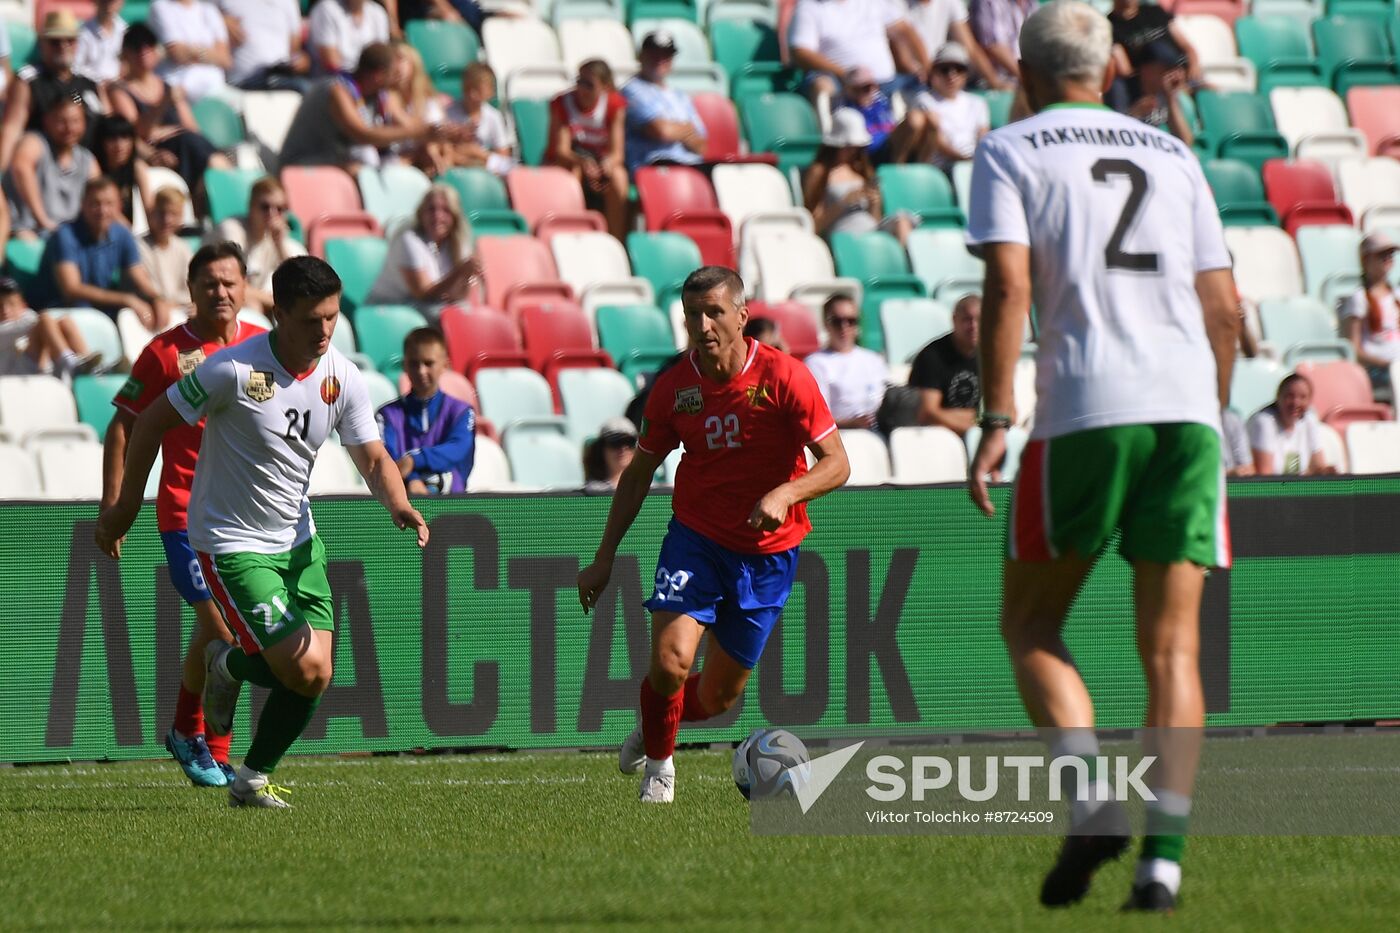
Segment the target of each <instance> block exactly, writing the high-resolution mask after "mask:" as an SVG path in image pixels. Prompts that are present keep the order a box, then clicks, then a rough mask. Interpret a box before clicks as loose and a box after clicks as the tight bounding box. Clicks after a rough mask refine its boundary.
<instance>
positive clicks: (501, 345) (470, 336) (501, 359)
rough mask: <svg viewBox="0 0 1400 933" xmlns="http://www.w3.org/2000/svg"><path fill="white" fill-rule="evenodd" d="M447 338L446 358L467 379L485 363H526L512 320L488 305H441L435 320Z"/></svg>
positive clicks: (508, 364)
mask: <svg viewBox="0 0 1400 933" xmlns="http://www.w3.org/2000/svg"><path fill="white" fill-rule="evenodd" d="M438 324H439V326H441V327H442V333H443V336H444V337H446V338H447V358H448V359H449V360H450V361H451V362H452V368H453V369H454V370H456V371H457V372H459V373H462V374H463V375H464V376H465V377H466V378H467V379H475V378H476V371H477V370H478V369H481V368H483V367H486V366H528V365H529V358H528V357H526V355H525V350H524V347H523V346H522V344H521V342H520V328H519V326H517V325H516V323H515V320H514V319H513V318H511V317H510V316H508V315H505V314H502V313H501V312H499V311H493V310H491V309H490V308H472V309H470V310H468V309H466V308H462V307H459V306H457V305H453V306H452V307H449V308H444V309H443V311H442V317H441V318H440V319H439V321H438Z"/></svg>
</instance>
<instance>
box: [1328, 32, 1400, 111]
mask: <svg viewBox="0 0 1400 933" xmlns="http://www.w3.org/2000/svg"><path fill="white" fill-rule="evenodd" d="M1379 25H1380V24H1379V23H1377V22H1375V21H1373V20H1371V19H1370V18H1369V17H1364V18H1346V17H1340V16H1334V17H1331V18H1328V19H1320V20H1318V21H1317V22H1315V23H1313V39H1314V41H1316V43H1317V59H1318V63H1319V64H1320V65H1321V66H1322V76H1323V78H1324V79H1326V81H1327V83H1328V84H1329V85H1330V86H1331V88H1332V89H1333V90H1334V91H1336V92H1337V93H1338V94H1341V95H1343V96H1345V95H1346V93H1347V91H1348V90H1350V89H1351V88H1353V87H1357V86H1364V85H1375V84H1397V83H1400V72H1397V71H1396V69H1395V56H1394V54H1393V53H1392V52H1391V49H1390V43H1389V42H1387V41H1386V37H1385V33H1384V31H1383V30H1381V29H1379V28H1377V27H1378V26H1379Z"/></svg>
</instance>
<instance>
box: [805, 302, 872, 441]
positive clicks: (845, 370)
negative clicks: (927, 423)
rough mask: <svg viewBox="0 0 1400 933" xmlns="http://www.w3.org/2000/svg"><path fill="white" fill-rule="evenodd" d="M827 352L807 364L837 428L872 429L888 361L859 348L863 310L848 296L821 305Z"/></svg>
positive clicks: (813, 356) (809, 358)
mask: <svg viewBox="0 0 1400 933" xmlns="http://www.w3.org/2000/svg"><path fill="white" fill-rule="evenodd" d="M822 320H823V322H825V324H826V337H827V343H826V349H824V350H818V351H817V352H816V353H813V354H812V355H811V356H809V357H807V359H806V360H805V361H804V362H805V363H806V364H807V368H808V369H810V370H811V371H812V376H813V378H815V379H816V380H817V388H819V389H821V393H822V397H824V398H825V399H826V403H827V405H828V406H830V408H831V416H832V417H833V418H834V419H835V420H836V426H837V427H838V428H873V427H875V413H876V412H877V411H878V410H879V408H880V402H881V400H882V399H884V397H885V388H886V387H887V386H888V385H889V383H890V371H889V367H887V366H886V365H885V358H884V357H883V356H881V355H880V354H878V353H876V352H875V351H873V350H867V349H866V348H865V347H861V346H857V345H856V341H857V340H858V339H859V338H860V308H858V307H857V306H856V303H855V301H854V300H853V299H852V298H851V297H850V296H849V295H833V296H831V297H830V298H828V299H827V300H826V304H824V305H822Z"/></svg>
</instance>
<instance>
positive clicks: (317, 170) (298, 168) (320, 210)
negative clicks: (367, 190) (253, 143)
mask: <svg viewBox="0 0 1400 933" xmlns="http://www.w3.org/2000/svg"><path fill="white" fill-rule="evenodd" d="M282 186H283V187H284V188H285V189H286V190H287V206H288V207H290V208H291V211H292V213H294V214H296V215H297V216H298V217H300V218H301V222H302V223H303V224H305V225H306V237H307V241H306V246H307V249H308V250H309V251H310V252H311V255H313V256H321V255H323V254H324V244H325V241H326V240H327V239H329V238H330V237H331V236H352V235H355V234H356V233H360V234H363V235H370V236H379V235H382V231H381V230H380V228H379V224H378V222H377V221H375V220H374V218H373V216H371V215H370V214H368V213H366V212H365V211H364V208H363V207H362V205H361V202H360V190H359V188H357V187H356V185H355V179H353V178H351V177H350V176H349V175H348V174H347V173H346V172H345V171H343V170H342V169H339V168H335V167H332V166H320V165H316V166H302V165H292V166H288V167H287V168H284V169H283V170H282ZM332 231H333V232H332Z"/></svg>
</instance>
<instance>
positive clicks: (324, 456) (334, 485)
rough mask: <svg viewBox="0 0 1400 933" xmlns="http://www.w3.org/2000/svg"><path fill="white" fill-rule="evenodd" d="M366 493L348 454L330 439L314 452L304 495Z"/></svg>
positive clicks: (361, 478)
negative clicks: (314, 457) (313, 461)
mask: <svg viewBox="0 0 1400 933" xmlns="http://www.w3.org/2000/svg"><path fill="white" fill-rule="evenodd" d="M366 492H368V489H367V488H366V487H365V481H364V478H363V477H361V476H360V471H359V470H357V469H355V462H354V461H353V460H351V459H350V452H349V451H348V450H346V449H345V448H344V447H342V446H341V445H340V443H339V442H338V441H337V440H335V439H332V440H330V441H328V442H327V443H325V444H323V445H321V449H320V450H319V451H317V452H316V462H315V463H313V464H312V465H311V478H310V482H308V483H307V486H306V493H307V495H310V496H357V495H363V494H365V493H366Z"/></svg>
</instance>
